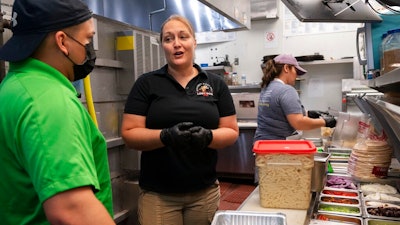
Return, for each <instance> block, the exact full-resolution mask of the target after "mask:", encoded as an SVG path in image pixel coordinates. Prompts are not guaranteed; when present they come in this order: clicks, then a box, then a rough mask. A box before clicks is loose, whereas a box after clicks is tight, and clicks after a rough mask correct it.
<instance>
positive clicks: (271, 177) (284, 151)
mask: <svg viewBox="0 0 400 225" xmlns="http://www.w3.org/2000/svg"><path fill="white" fill-rule="evenodd" d="M253 152H255V153H256V163H255V164H256V167H257V170H258V178H259V190H260V205H261V206H262V207H265V208H284V209H308V207H309V204H310V200H311V174H312V169H313V167H314V153H315V152H316V147H315V145H314V144H313V143H312V142H311V141H306V140H260V141H257V142H256V143H255V144H254V147H253Z"/></svg>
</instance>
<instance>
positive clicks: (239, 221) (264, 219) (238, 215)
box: [211, 210, 286, 225]
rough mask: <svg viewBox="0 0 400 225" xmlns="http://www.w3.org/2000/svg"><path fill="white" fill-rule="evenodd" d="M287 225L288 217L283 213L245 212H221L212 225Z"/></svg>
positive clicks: (216, 214) (216, 215)
mask: <svg viewBox="0 0 400 225" xmlns="http://www.w3.org/2000/svg"><path fill="white" fill-rule="evenodd" d="M244 224H251V225H286V215H284V214H282V213H268V212H262V213H261V212H245V211H236V210H220V211H217V212H216V213H215V215H214V219H213V221H212V223H211V225H244Z"/></svg>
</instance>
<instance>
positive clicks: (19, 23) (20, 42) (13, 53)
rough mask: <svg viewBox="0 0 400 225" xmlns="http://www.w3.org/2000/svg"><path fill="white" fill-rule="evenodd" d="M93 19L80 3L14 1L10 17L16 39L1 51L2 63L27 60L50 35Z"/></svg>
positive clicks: (83, 4)
mask: <svg viewBox="0 0 400 225" xmlns="http://www.w3.org/2000/svg"><path fill="white" fill-rule="evenodd" d="M92 16H93V14H92V11H91V10H90V9H89V8H88V6H87V5H86V4H85V3H84V2H82V1H81V0H15V2H14V4H13V10H12V15H11V17H12V18H11V31H12V32H13V35H12V37H11V38H10V39H9V40H8V41H7V42H6V43H5V44H4V46H3V47H1V48H0V59H2V60H6V61H10V62H18V61H21V60H24V59H26V58H28V57H29V56H30V55H32V53H33V52H34V51H35V50H36V49H37V47H38V46H39V45H40V43H41V42H42V41H43V39H44V38H45V37H46V35H47V34H48V33H50V32H52V31H57V30H61V29H63V28H66V27H70V26H74V25H77V24H80V23H83V22H85V21H87V20H89V19H90V18H91V17H92Z"/></svg>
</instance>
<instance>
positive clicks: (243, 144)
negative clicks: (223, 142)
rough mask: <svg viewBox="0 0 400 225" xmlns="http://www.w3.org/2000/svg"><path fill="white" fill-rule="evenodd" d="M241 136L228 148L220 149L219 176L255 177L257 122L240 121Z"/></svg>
mask: <svg viewBox="0 0 400 225" xmlns="http://www.w3.org/2000/svg"><path fill="white" fill-rule="evenodd" d="M238 125H239V137H238V139H237V141H236V142H235V143H234V144H233V145H231V146H229V147H226V148H223V149H219V150H218V162H217V168H216V169H217V174H218V176H219V177H225V178H240V179H251V180H253V179H254V170H255V169H254V168H255V159H254V154H253V138H254V133H255V131H256V127H257V123H256V122H254V121H239V122H238Z"/></svg>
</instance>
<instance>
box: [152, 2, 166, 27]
mask: <svg viewBox="0 0 400 225" xmlns="http://www.w3.org/2000/svg"><path fill="white" fill-rule="evenodd" d="M163 2H164V7H163V8H161V9H157V10H155V11H152V12H150V13H149V22H150V30H151V31H153V21H152V16H153V14H156V13H160V12H163V11H165V10H166V9H167V2H166V0H164V1H163Z"/></svg>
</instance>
